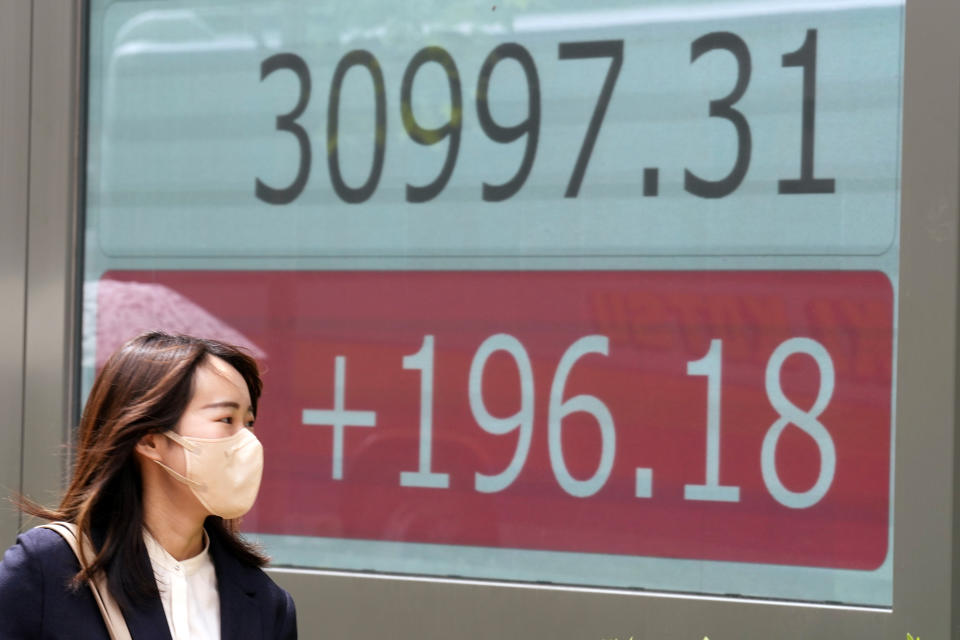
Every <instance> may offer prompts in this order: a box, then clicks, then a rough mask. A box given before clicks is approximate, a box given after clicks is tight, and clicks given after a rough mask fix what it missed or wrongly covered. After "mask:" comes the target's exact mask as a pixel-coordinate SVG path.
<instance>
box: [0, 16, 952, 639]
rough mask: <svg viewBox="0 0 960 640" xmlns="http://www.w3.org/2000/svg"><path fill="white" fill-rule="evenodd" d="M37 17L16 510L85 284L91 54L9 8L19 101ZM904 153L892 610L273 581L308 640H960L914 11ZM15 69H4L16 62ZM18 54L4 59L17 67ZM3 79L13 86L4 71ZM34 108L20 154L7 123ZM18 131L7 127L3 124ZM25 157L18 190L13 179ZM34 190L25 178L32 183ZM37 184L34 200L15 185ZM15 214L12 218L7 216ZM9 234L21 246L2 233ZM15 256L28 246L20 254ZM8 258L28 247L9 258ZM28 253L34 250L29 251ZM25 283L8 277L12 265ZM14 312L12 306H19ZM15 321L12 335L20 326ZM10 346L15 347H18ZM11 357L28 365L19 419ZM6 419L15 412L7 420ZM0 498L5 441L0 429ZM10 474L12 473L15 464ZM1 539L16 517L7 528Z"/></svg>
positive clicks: (948, 111)
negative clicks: (22, 128)
mask: <svg viewBox="0 0 960 640" xmlns="http://www.w3.org/2000/svg"><path fill="white" fill-rule="evenodd" d="M24 7H29V8H30V11H32V30H31V31H30V44H29V45H27V46H29V51H30V55H29V59H30V65H29V67H30V75H29V77H30V79H32V85H31V87H30V90H29V95H30V103H29V104H28V105H27V106H26V107H25V105H24V104H23V98H22V95H20V94H18V93H17V91H16V90H14V91H11V90H10V87H9V85H8V86H6V87H5V91H4V92H3V93H2V94H0V108H2V109H3V114H4V117H3V118H2V119H0V141H2V142H3V146H2V156H0V157H2V159H3V162H2V164H0V187H2V188H3V194H4V197H3V205H2V206H3V208H4V211H5V215H4V218H5V222H4V234H3V236H2V237H0V260H2V262H0V265H2V268H3V273H4V275H8V274H9V275H12V277H11V278H9V281H7V280H3V281H2V286H3V289H2V291H0V293H2V294H4V300H5V304H4V307H3V308H2V309H0V330H3V331H4V332H5V334H6V335H9V336H11V338H10V339H9V342H8V340H7V339H6V338H5V340H4V341H3V342H2V343H0V353H2V355H3V366H2V368H0V375H2V376H3V379H2V384H0V394H3V395H0V402H2V403H3V404H2V406H4V407H7V406H9V407H12V408H13V410H12V412H11V413H10V414H8V415H11V420H13V422H12V423H9V424H15V423H17V422H18V421H17V420H16V418H17V411H16V408H17V407H18V406H19V407H22V425H23V438H22V447H23V479H22V483H21V485H20V486H21V488H22V490H23V491H24V492H26V493H27V494H29V495H31V496H33V497H35V498H38V499H41V500H47V499H50V498H51V497H52V496H53V493H54V492H55V491H56V490H57V489H59V487H60V485H61V478H62V473H63V469H64V462H63V461H64V456H62V455H60V454H61V447H62V445H64V444H65V443H67V442H68V441H69V437H68V436H69V430H68V428H67V425H69V424H70V423H71V422H72V418H73V410H74V409H73V408H74V407H75V406H76V404H77V398H76V393H75V389H76V385H75V382H74V378H75V376H76V374H77V372H78V366H77V362H76V358H75V355H74V354H75V353H76V351H77V345H78V341H79V338H78V334H77V325H78V322H77V320H76V316H77V308H78V306H79V305H78V303H77V300H76V296H77V295H78V292H79V289H78V287H77V286H76V270H77V269H78V268H79V266H80V256H79V253H78V246H79V244H80V243H79V242H78V238H77V235H76V234H77V229H78V228H79V227H78V224H77V222H78V219H79V216H78V208H79V207H80V205H81V202H82V199H81V197H80V195H81V186H80V185H81V184H82V171H81V163H80V162H79V159H80V157H81V155H80V154H81V153H82V148H83V145H82V144H81V143H80V132H82V131H83V126H82V122H83V121H82V119H81V116H82V100H81V96H82V93H83V87H84V84H85V78H84V76H83V74H82V62H83V51H82V43H83V40H84V39H85V37H86V36H85V33H84V31H83V4H82V0H69V1H64V0H33V2H32V3H28V2H7V3H4V4H3V6H2V7H0V18H2V19H0V34H2V35H3V36H4V38H3V40H2V42H3V43H4V44H3V46H4V53H5V56H0V71H2V73H3V78H4V79H5V81H6V79H7V78H8V77H10V78H14V79H15V87H16V88H19V89H20V90H21V91H22V90H23V86H24V84H25V83H27V81H26V80H25V78H24V74H23V73H22V65H23V64H24V62H23V61H24V51H25V49H24V46H25V45H24V38H26V35H25V34H24V31H25V30H24V28H23V23H24V12H25V11H26V9H24ZM906 11H907V14H906V37H905V70H904V78H905V89H904V115H903V154H902V208H901V211H902V219H903V224H902V236H901V244H902V253H901V285H900V292H901V300H900V317H899V359H898V372H897V378H898V380H899V383H898V394H897V424H898V428H897V437H896V466H895V467H896V477H895V491H894V498H895V540H894V604H893V609H892V611H887V610H876V609H852V608H845V607H833V606H819V605H798V604H794V603H771V602H759V601H745V600H735V599H724V598H699V597H678V596H668V595H662V594H659V595H658V594H637V593H625V592H616V591H604V590H584V589H561V588H551V587H545V586H543V585H506V584H496V583H489V582H478V581H454V580H436V579H407V578H396V577H386V576H374V575H363V574H346V573H337V572H321V571H290V570H274V571H273V575H274V577H275V578H276V579H277V581H278V582H280V583H281V584H282V585H283V586H285V587H286V588H288V589H290V590H291V592H292V593H293V595H294V597H295V599H296V600H297V603H298V610H299V617H300V633H301V634H302V635H303V637H319V636H331V637H338V636H346V637H377V636H380V637H393V638H421V637H435V636H436V637H441V636H447V635H450V634H451V633H455V634H457V635H458V636H459V637H465V638H488V637H506V638H519V637H550V638H556V639H570V640H574V639H576V640H583V639H588V640H592V639H596V640H600V639H601V638H623V639H626V638H630V637H631V636H632V637H633V638H637V639H639V638H679V639H691V640H700V638H703V637H704V636H709V637H711V638H713V639H714V640H717V639H723V638H744V637H747V638H766V637H770V638H778V639H784V640H790V639H797V640H799V639H801V638H804V639H805V638H811V637H826V638H849V639H859V638H862V639H864V640H867V639H869V640H875V639H877V638H891V639H894V638H895V639H898V640H902V639H903V638H905V637H906V634H907V633H908V632H909V633H911V634H912V635H913V636H914V637H918V636H919V637H921V638H923V639H924V640H928V639H931V638H954V639H957V638H960V563H958V559H957V554H956V549H957V548H958V542H960V533H958V531H960V492H957V491H955V489H954V488H955V487H956V486H957V481H958V479H960V477H958V464H957V461H958V459H960V458H958V456H960V440H958V439H957V437H956V434H957V416H958V410H960V405H958V402H960V400H958V398H957V393H956V389H957V374H958V372H957V364H958V352H957V346H958V330H960V324H958V315H957V303H958V296H957V287H958V277H960V274H958V266H960V265H958V248H960V225H958V176H960V68H958V67H960V41H958V39H957V38H956V25H958V24H960V4H958V3H956V2H955V1H954V0H908V2H907V9H906ZM11 52H12V53H11ZM11 55H13V58H10V57H9V56H11ZM11 69H13V70H12V71H11ZM25 108H27V109H29V121H30V126H29V131H30V134H29V138H28V139H27V140H24V139H23V135H22V132H19V133H18V129H17V122H22V121H23V113H24V109H25ZM8 114H13V115H8ZM25 148H26V149H27V153H28V158H29V159H28V162H29V165H28V166H29V173H28V174H26V172H25V171H24V170H23V167H21V166H18V164H17V161H18V159H22V158H23V155H24V149H25ZM25 174H26V175H25ZM25 184H28V185H29V186H28V190H26V191H25V190H24V189H23V185H25ZM7 212H9V214H8V213H7ZM7 229H10V230H11V231H12V233H8V231H7ZM22 240H25V242H22ZM18 243H19V244H18ZM24 247H25V249H24ZM18 265H19V266H18ZM21 300H22V301H23V305H22V306H18V305H19V302H18V301H21ZM18 318H19V319H18ZM18 336H22V340H20V342H19V343H18ZM8 357H9V358H13V359H14V360H15V361H16V362H22V376H23V378H22V403H18V402H17V400H16V398H17V395H18V393H17V389H18V387H17V381H16V379H15V378H16V376H15V375H14V373H15V369H14V367H13V366H12V365H11V364H9V363H10V362H11V361H10V360H8ZM8 403H9V404H8ZM0 437H2V438H3V441H2V443H0V444H2V446H3V449H2V450H0V463H2V464H0V466H2V467H3V468H2V469H0V473H4V474H6V475H3V476H2V477H0V483H7V482H9V475H10V474H9V470H8V469H7V464H8V463H9V459H10V458H11V456H10V451H11V450H12V449H11V447H15V446H16V444H17V442H18V441H19V434H17V432H16V429H13V430H12V431H11V430H10V429H9V428H5V429H4V431H3V433H2V434H0ZM18 467H19V465H18ZM0 527H3V532H4V533H6V532H7V529H9V528H10V524H9V519H0Z"/></svg>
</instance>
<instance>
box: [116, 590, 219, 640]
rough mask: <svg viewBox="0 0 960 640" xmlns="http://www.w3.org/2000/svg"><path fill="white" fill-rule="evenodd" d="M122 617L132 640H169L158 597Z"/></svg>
mask: <svg viewBox="0 0 960 640" xmlns="http://www.w3.org/2000/svg"><path fill="white" fill-rule="evenodd" d="M123 617H124V619H125V620H126V621H127V629H129V630H130V637H131V638H132V639H133V640H171V638H170V627H169V626H168V625H167V617H166V616H165V615H164V613H163V603H161V602H160V597H159V596H158V597H156V598H154V599H152V600H151V601H150V603H149V604H147V605H144V606H142V607H139V608H137V609H135V610H133V611H124V612H123ZM224 637H228V636H224Z"/></svg>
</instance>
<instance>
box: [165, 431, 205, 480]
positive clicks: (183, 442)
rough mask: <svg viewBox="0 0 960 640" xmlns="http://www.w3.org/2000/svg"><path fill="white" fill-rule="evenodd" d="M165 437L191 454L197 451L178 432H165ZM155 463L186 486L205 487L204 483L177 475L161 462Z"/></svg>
mask: <svg viewBox="0 0 960 640" xmlns="http://www.w3.org/2000/svg"><path fill="white" fill-rule="evenodd" d="M163 435H165V436H166V437H168V438H169V439H171V440H173V441H174V442H176V443H177V444H178V445H180V446H181V447H183V448H184V449H186V450H187V451H190V452H191V453H193V452H195V451H196V447H194V446H193V445H192V444H191V443H189V442H187V441H186V440H184V439H183V437H182V436H181V435H180V434H179V433H177V432H176V431H164V432H163ZM154 462H156V463H157V464H158V465H160V466H161V467H163V468H164V469H166V470H167V473H169V474H170V475H172V476H173V477H174V478H176V479H177V480H179V481H180V482H182V483H184V484H188V485H192V486H194V487H202V486H203V483H202V482H197V481H196V480H192V479H190V478H188V477H186V476H184V475H181V474H179V473H177V472H176V471H174V470H173V469H171V468H170V467H168V466H167V465H165V464H163V463H162V462H160V461H159V460H154Z"/></svg>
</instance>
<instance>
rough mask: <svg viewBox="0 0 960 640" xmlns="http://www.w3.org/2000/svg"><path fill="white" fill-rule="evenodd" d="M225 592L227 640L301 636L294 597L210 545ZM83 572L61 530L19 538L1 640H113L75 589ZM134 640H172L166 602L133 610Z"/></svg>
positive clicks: (5, 586)
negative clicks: (70, 583) (74, 580)
mask: <svg viewBox="0 0 960 640" xmlns="http://www.w3.org/2000/svg"><path fill="white" fill-rule="evenodd" d="M210 554H211V557H212V559H213V564H214V567H215V569H216V574H217V588H218V590H219V592H220V637H221V638H222V640H234V639H236V640H274V639H282V640H288V639H295V638H296V637H297V620H296V612H295V610H294V606H293V599H292V598H291V597H290V594H289V593H287V592H286V591H284V590H283V589H281V588H280V587H278V586H277V585H276V584H275V583H274V582H273V580H271V579H270V578H269V577H268V576H267V574H265V573H264V572H263V571H261V570H260V569H257V568H254V567H248V566H245V565H242V564H240V562H239V561H238V560H237V559H236V558H234V557H233V556H232V555H231V554H230V553H229V552H227V551H225V550H224V549H222V548H221V547H220V546H219V545H217V544H215V541H214V540H213V537H211V540H210ZM79 570H80V564H79V562H77V557H76V556H75V555H74V553H73V550H72V549H71V548H70V546H69V545H68V544H67V543H66V541H65V540H64V539H63V538H61V537H60V534H58V533H57V532H56V531H51V530H50V529H39V528H38V529H31V530H30V531H27V532H25V533H23V534H21V535H20V536H19V537H18V538H17V544H15V545H14V546H12V547H10V548H9V549H7V552H6V553H5V554H4V556H3V561H2V562H0V640H28V639H29V640H33V639H37V640H61V639H63V640H66V639H70V640H87V639H89V640H101V639H102V640H109V635H108V634H107V628H106V626H105V625H104V623H103V618H102V616H101V615H100V609H98V608H97V603H96V602H95V601H94V599H93V594H92V593H91V591H90V589H89V588H88V587H84V588H82V589H79V590H77V591H71V590H70V589H68V588H67V586H66V585H67V582H68V581H69V580H70V578H71V577H73V576H74V575H76V573H77V572H78V571H79ZM124 617H125V618H126V621H127V628H129V629H130V635H131V636H132V637H133V640H170V629H169V627H168V626H167V619H166V617H165V616H164V614H163V605H162V604H161V602H160V598H159V597H156V598H154V599H152V600H151V601H150V602H149V603H148V604H146V605H144V606H142V607H141V608H139V609H137V610H135V611H125V612H124Z"/></svg>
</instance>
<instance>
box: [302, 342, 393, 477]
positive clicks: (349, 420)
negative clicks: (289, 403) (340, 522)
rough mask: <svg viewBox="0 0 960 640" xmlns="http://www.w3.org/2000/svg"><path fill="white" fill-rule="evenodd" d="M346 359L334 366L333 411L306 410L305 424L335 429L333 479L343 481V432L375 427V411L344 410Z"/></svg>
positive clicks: (338, 361) (304, 411) (304, 413)
mask: <svg viewBox="0 0 960 640" xmlns="http://www.w3.org/2000/svg"><path fill="white" fill-rule="evenodd" d="M345 369H346V358H344V357H343V356H337V357H336V360H335V364H334V381H333V409H304V410H303V424H315V425H320V426H330V427H333V479H334V480H341V479H343V430H344V428H346V427H374V426H376V424H377V414H376V412H374V411H347V410H346V409H344V408H343V393H344V386H345V385H344V377H345V376H346V374H345Z"/></svg>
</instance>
